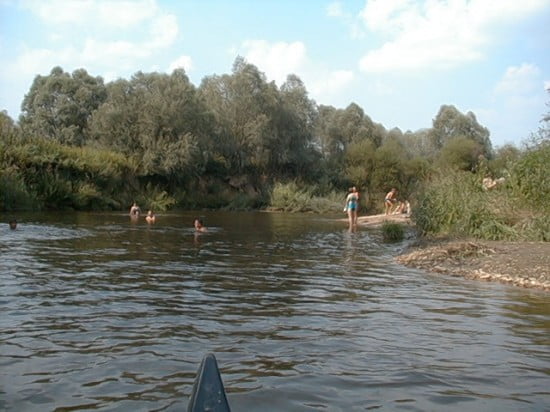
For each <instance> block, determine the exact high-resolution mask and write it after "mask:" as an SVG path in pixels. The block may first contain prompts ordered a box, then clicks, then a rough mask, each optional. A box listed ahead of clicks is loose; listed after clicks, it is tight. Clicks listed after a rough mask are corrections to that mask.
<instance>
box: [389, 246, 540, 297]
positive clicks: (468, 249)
mask: <svg viewBox="0 0 550 412" xmlns="http://www.w3.org/2000/svg"><path fill="white" fill-rule="evenodd" d="M396 261H397V262H399V263H401V264H402V265H405V266H409V267H414V268H419V269H423V270H426V271H429V272H435V273H441V274H446V275H451V276H463V277H464V278H466V279H476V280H484V281H496V282H501V283H507V284H512V285H516V286H521V287H526V288H538V289H542V290H545V291H550V243H548V242H502V241H484V240H452V239H424V238H422V239H419V240H417V241H416V242H415V243H414V244H413V245H412V246H411V247H410V248H409V249H408V250H407V251H405V253H403V254H402V255H400V256H398V257H396Z"/></svg>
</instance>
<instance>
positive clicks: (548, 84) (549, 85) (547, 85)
mask: <svg viewBox="0 0 550 412" xmlns="http://www.w3.org/2000/svg"><path fill="white" fill-rule="evenodd" d="M544 90H550V80H545V81H544Z"/></svg>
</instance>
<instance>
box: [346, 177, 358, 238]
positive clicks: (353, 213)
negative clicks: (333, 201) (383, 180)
mask: <svg viewBox="0 0 550 412" xmlns="http://www.w3.org/2000/svg"><path fill="white" fill-rule="evenodd" d="M344 209H345V210H346V211H347V213H348V222H349V228H350V229H351V228H353V227H355V226H357V209H359V193H358V192H357V188H356V187H355V186H353V187H352V188H350V193H349V194H348V196H347V197H346V206H345V208H344Z"/></svg>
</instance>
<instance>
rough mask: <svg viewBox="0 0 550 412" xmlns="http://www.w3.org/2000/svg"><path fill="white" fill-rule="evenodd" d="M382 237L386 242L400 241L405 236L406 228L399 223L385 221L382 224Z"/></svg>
mask: <svg viewBox="0 0 550 412" xmlns="http://www.w3.org/2000/svg"><path fill="white" fill-rule="evenodd" d="M382 237H383V239H384V242H400V241H402V240H403V238H404V237H405V229H404V228H403V225H401V224H399V223H396V222H384V223H383V224H382Z"/></svg>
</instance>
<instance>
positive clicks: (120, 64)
mask: <svg viewBox="0 0 550 412" xmlns="http://www.w3.org/2000/svg"><path fill="white" fill-rule="evenodd" d="M22 4H23V5H24V7H26V8H29V9H30V10H31V11H32V12H33V13H34V14H36V15H37V16H38V17H39V18H40V19H42V21H43V22H45V23H46V24H51V25H55V29H56V31H55V32H53V31H52V34H51V35H50V36H49V40H50V43H49V45H48V46H45V47H42V48H39V49H38V48H37V49H34V48H30V47H23V49H22V50H21V52H20V53H19V55H18V57H17V58H16V59H15V60H14V61H13V62H12V63H11V64H9V65H6V66H5V67H4V68H3V72H4V73H6V74H7V75H8V77H10V78H12V79H15V78H17V77H21V76H22V75H26V76H27V77H28V76H30V75H36V74H38V73H41V74H45V73H47V72H49V70H50V69H51V68H52V67H53V66H61V67H63V68H64V69H65V70H68V71H70V70H73V69H75V68H79V67H86V68H87V70H91V71H93V70H95V71H96V73H98V74H100V75H105V76H106V78H107V77H109V78H117V77H119V76H121V75H125V74H127V72H128V71H131V70H136V67H140V66H141V65H142V64H143V63H144V62H145V59H147V58H150V57H151V56H153V55H154V54H155V53H156V52H158V51H159V50H164V49H166V48H168V47H170V46H171V45H172V44H173V43H174V42H175V40H176V39H177V36H178V34H179V27H178V21H177V19H176V16H174V15H172V14H166V13H162V11H161V10H159V8H158V6H157V4H156V1H155V0H137V1H126V0H125V1H115V0H79V1H75V0H52V1H39V0H27V1H24V2H23V3H22ZM75 25H77V27H78V30H76V31H74V27H75ZM131 26H134V27H131ZM67 30H70V31H69V32H67ZM60 39H64V41H63V43H62V42H61V41H60Z"/></svg>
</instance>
